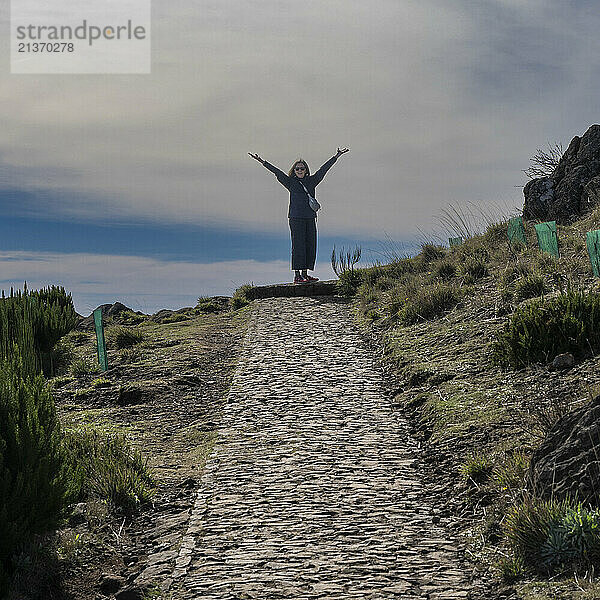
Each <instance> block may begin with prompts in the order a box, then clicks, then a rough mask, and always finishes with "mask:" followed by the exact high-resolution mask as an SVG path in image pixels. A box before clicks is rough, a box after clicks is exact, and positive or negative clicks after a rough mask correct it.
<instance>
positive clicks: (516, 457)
mask: <svg viewBox="0 0 600 600" xmlns="http://www.w3.org/2000/svg"><path fill="white" fill-rule="evenodd" d="M528 466H529V458H528V457H527V455H526V454H525V453H523V452H513V453H511V454H509V455H508V456H507V457H506V458H505V459H504V460H503V461H502V462H501V463H499V464H497V465H496V466H495V467H494V469H493V471H492V480H493V482H494V484H495V485H496V487H497V488H498V489H499V490H500V491H501V492H503V493H509V494H511V495H518V494H519V493H521V492H522V491H523V489H524V487H525V485H524V480H525V473H526V472H527V468H528Z"/></svg>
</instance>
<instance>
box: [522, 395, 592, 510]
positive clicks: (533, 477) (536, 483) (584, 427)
mask: <svg viewBox="0 0 600 600" xmlns="http://www.w3.org/2000/svg"><path fill="white" fill-rule="evenodd" d="M528 480H529V484H530V485H531V487H532V489H533V490H534V491H535V493H536V495H539V496H541V497H543V498H550V497H554V498H555V499H559V500H560V499H563V498H565V497H566V496H567V495H570V496H573V497H574V496H577V497H578V499H579V500H581V501H582V502H591V503H593V504H599V503H600V396H597V397H596V398H595V399H594V400H593V401H592V402H591V403H589V404H586V405H585V406H583V407H581V408H579V409H577V410H574V411H572V412H570V413H568V414H567V415H565V416H564V417H563V418H562V419H560V420H559V421H558V423H556V425H555V426H554V427H553V428H552V429H551V430H550V431H549V432H548V435H547V436H546V438H545V440H544V442H543V443H542V445H541V446H540V447H539V448H538V449H537V450H536V451H535V452H534V453H533V456H532V457H531V464H530V467H529V473H528Z"/></svg>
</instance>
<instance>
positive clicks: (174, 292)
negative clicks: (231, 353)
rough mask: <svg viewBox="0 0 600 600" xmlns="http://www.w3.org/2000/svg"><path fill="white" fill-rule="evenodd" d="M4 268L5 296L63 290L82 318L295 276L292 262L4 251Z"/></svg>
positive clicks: (171, 304)
mask: <svg viewBox="0 0 600 600" xmlns="http://www.w3.org/2000/svg"><path fill="white" fill-rule="evenodd" d="M0 265H1V273H2V280H1V281H0V288H1V289H3V290H4V292H5V295H9V294H10V288H11V286H12V287H14V288H15V289H23V282H24V281H26V282H27V287H28V289H40V288H42V287H45V286H49V285H58V286H64V288H65V289H66V290H67V292H71V295H72V297H73V302H74V304H75V310H77V312H78V313H79V314H83V315H88V314H90V313H91V312H92V310H94V309H95V308H96V307H97V306H99V305H100V304H105V303H113V302H117V301H119V302H122V303H123V304H125V305H126V306H129V307H130V308H132V309H134V310H140V311H142V312H144V313H147V314H152V313H154V312H156V311H158V310H160V309H162V308H171V309H177V308H182V307H184V306H194V305H195V304H196V302H197V300H198V297H199V296H203V295H208V296H216V295H231V294H232V293H233V292H234V290H235V289H236V288H238V287H239V286H241V285H243V284H244V283H253V284H254V285H265V284H269V283H275V282H289V281H290V279H291V274H292V271H290V265H289V262H285V261H281V260H279V261H269V262H258V261H255V260H238V261H226V262H216V263H206V264H205V263H193V262H177V261H161V260H156V259H152V258H145V257H137V256H117V255H108V254H82V253H80V254H58V253H46V252H1V251H0ZM317 269H320V271H319V275H320V276H321V277H322V278H325V279H328V278H335V275H333V273H332V272H331V266H330V265H329V266H328V265H327V264H326V263H321V264H319V265H317Z"/></svg>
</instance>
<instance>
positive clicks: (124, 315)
mask: <svg viewBox="0 0 600 600" xmlns="http://www.w3.org/2000/svg"><path fill="white" fill-rule="evenodd" d="M117 319H118V321H119V323H121V324H122V325H139V324H140V323H141V322H142V321H145V320H146V317H145V315H138V314H137V313H135V312H133V311H132V310H124V311H123V312H121V313H119V315H118V317H117Z"/></svg>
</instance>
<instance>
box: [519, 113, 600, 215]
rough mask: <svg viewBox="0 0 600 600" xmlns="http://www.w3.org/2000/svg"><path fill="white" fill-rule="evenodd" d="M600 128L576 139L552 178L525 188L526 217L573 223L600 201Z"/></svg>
mask: <svg viewBox="0 0 600 600" xmlns="http://www.w3.org/2000/svg"><path fill="white" fill-rule="evenodd" d="M599 177H600V125H592V126H591V127H590V128H589V129H588V130H587V131H586V132H585V133H584V134H583V137H579V136H575V137H574V138H573V139H572V140H571V143H570V144H569V147H568V148H567V150H566V152H565V153H564V154H563V156H562V158H561V159H560V161H559V163H558V165H557V166H556V168H555V169H554V171H553V172H552V174H551V175H550V176H549V177H539V178H537V179H532V180H531V181H529V182H528V183H527V185H526V186H525V188H524V189H523V194H524V196H525V203H524V205H523V217H524V218H525V219H529V220H541V221H556V222H557V223H562V224H565V223H569V222H571V221H573V220H574V219H577V218H578V217H579V216H580V215H582V214H583V213H585V212H586V210H587V209H588V208H590V207H592V206H594V205H595V204H597V203H598V201H599V200H600V179H599Z"/></svg>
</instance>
